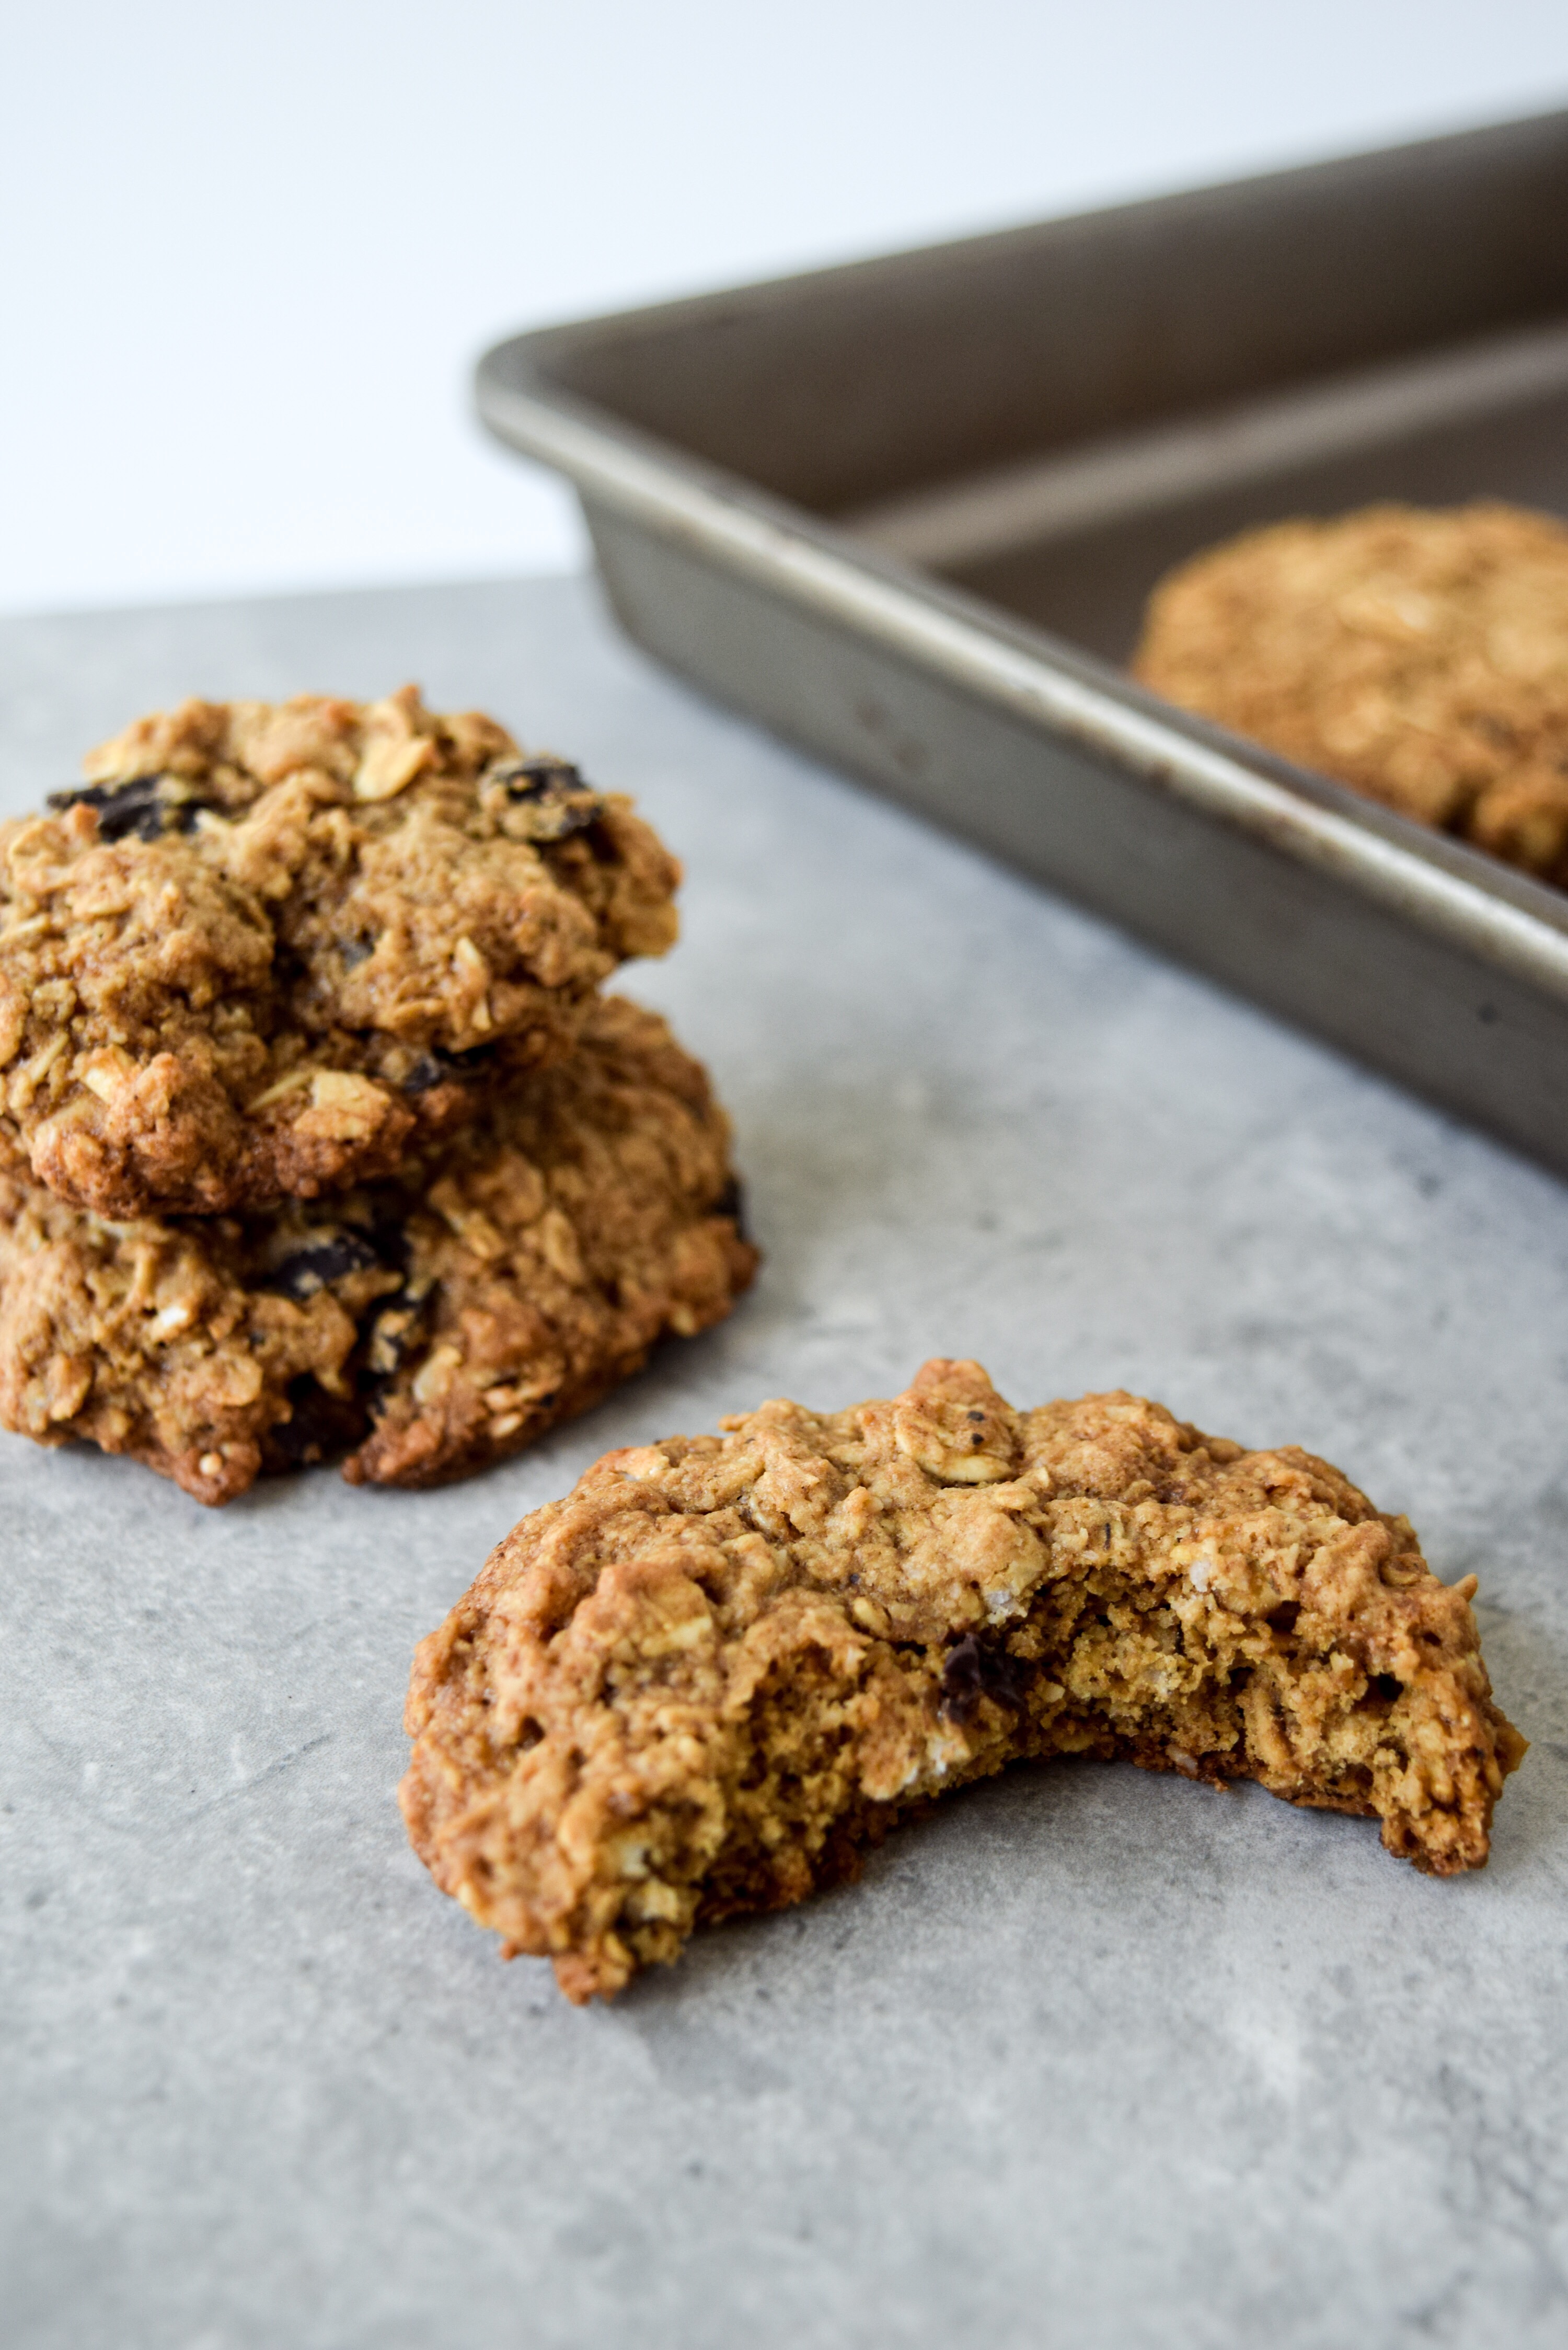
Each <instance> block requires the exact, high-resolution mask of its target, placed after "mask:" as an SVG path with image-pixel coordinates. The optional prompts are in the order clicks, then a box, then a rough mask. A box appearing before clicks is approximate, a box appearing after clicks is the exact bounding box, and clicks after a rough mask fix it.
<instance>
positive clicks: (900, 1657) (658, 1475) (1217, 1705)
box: [401, 1360, 1524, 2000]
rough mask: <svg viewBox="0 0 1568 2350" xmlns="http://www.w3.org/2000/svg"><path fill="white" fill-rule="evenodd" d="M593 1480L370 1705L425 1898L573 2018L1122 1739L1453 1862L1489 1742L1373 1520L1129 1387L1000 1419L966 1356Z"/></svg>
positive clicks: (1456, 1631) (1447, 1649) (1445, 1612)
mask: <svg viewBox="0 0 1568 2350" xmlns="http://www.w3.org/2000/svg"><path fill="white" fill-rule="evenodd" d="M722 1427H723V1429H724V1430H725V1433H724V1434H723V1435H722V1436H717V1437H713V1436H706V1437H696V1438H685V1437H676V1438H671V1439H670V1440H666V1441H663V1442H660V1443H658V1444H649V1445H646V1446H642V1447H639V1448H637V1449H634V1450H631V1451H620V1452H612V1453H609V1454H607V1456H606V1457H605V1459H603V1460H602V1461H598V1462H597V1463H596V1465H595V1466H594V1467H593V1468H592V1469H590V1470H589V1471H587V1474H586V1476H584V1477H583V1478H582V1479H581V1480H580V1482H578V1484H577V1486H576V1490H575V1491H574V1492H572V1493H571V1494H570V1495H569V1496H568V1497H567V1498H566V1500H565V1501H562V1502H557V1503H552V1504H551V1505H550V1506H548V1507H547V1508H545V1509H541V1510H535V1512H533V1513H531V1514H530V1515H529V1516H528V1517H526V1518H524V1520H523V1521H522V1523H520V1524H519V1525H518V1526H516V1527H515V1528H514V1531H513V1532H512V1533H511V1534H509V1535H508V1536H507V1537H506V1539H505V1541H504V1542H503V1543H502V1544H500V1545H499V1547H498V1548H497V1549H496V1550H495V1551H494V1552H493V1555H492V1556H491V1558H490V1560H489V1562H488V1563H487V1565H485V1567H484V1569H483V1573H482V1574H481V1575H480V1576H479V1578H478V1580H477V1582H476V1583H475V1584H474V1585H473V1586H472V1589H471V1590H470V1591H469V1592H468V1593H467V1594H466V1595H465V1596H464V1597H463V1598H462V1600H461V1601H460V1602H459V1603H458V1605H457V1607H455V1608H454V1609H453V1610H452V1614H451V1616H450V1617H448V1618H447V1621H446V1623H445V1624H444V1625H443V1626H442V1627H441V1629H440V1631H438V1632H436V1633H433V1634H432V1635H431V1638H429V1639H427V1640H425V1641H424V1642H423V1643H422V1645H421V1648H420V1651H419V1654H418V1657H417V1659H416V1660H415V1665H414V1672H413V1679H412V1682H411V1685H410V1692H409V1705H408V1728H409V1733H410V1737H411V1738H412V1739H413V1741H414V1752H413V1758H412V1762H411V1763H410V1770H409V1773H408V1776H407V1778H406V1779H405V1780H404V1782H403V1786H402V1791H401V1799H402V1804H403V1810H404V1814H405V1816H406V1819H407V1822H408V1826H409V1833H410V1837H411V1839H412V1841H413V1844H414V1847H415V1849H416V1850H417V1851H418V1853H419V1855H420V1856H421V1859H422V1860H423V1861H424V1862H425V1864H426V1866H428V1867H429V1868H430V1870H431V1874H432V1876H433V1877H435V1879H436V1882H437V1883H438V1885H440V1886H441V1888H442V1889H443V1890H444V1891H445V1892H448V1893H451V1894H452V1895H454V1896H455V1897H456V1898H457V1899H458V1900H460V1901H461V1902H462V1904H463V1906H464V1907H465V1908H467V1909H468V1910H469V1911H470V1912H471V1913H472V1916H473V1917H474V1918H476V1919H478V1920H479V1922H480V1923H481V1924H483V1925H486V1926H489V1927H493V1929H495V1930H496V1931H497V1932H498V1933H500V1934H501V1935H502V1936H503V1938H504V1947H505V1951H506V1954H507V1955H508V1956H511V1955H513V1954H514V1953H516V1952H521V1951H526V1952H530V1953H532V1954H534V1955H535V1956H540V1957H549V1958H551V1959H552V1960H554V1961H555V1967H556V1976H557V1978H558V1980H559V1981H560V1983H561V1986H562V1989H563V1990H564V1991H566V1994H567V1996H568V1997H569V1998H571V1999H574V2000H584V1999H587V1998H589V1997H590V1996H592V1995H594V1994H595V1993H597V1994H599V1995H601V1996H604V1997H608V1996H610V1995H611V1994H612V1993H614V1992H615V1991H618V1990H619V1989H620V1988H621V1987H622V1986H623V1985H624V1984H625V1983H626V1982H627V1981H628V1980H629V1978H630V1977H631V1975H632V1974H633V1973H635V1971H636V1970H637V1969H638V1968H639V1967H641V1966H646V1965H648V1964H650V1963H652V1962H654V1961H659V1960H673V1959H675V1958H676V1957H678V1956H679V1954H680V1950H681V1949H682V1948H683V1946H684V1944H685V1942H686V1941H687V1939H688V1938H689V1937H690V1935H691V1932H692V1931H693V1929H694V1928H695V1927H696V1926H697V1925H698V1924H699V1923H700V1922H701V1921H702V1920H703V1919H708V1918H723V1917H727V1916H730V1915H732V1914H734V1913H737V1912H742V1911H746V1910H757V1909H771V1908H780V1907H782V1906H784V1905H785V1904H787V1903H790V1902H794V1901H798V1900H800V1899H802V1898H804V1897H805V1895H806V1894H808V1893H809V1892H811V1891H812V1890H813V1888H814V1887H817V1886H821V1885H824V1884H826V1883H829V1882H832V1881H833V1880H834V1879H836V1878H839V1877H846V1876H853V1875H854V1874H856V1873H857V1869H858V1866H859V1862H860V1856H861V1855H862V1854H863V1852H864V1851H865V1849H866V1848H867V1846H870V1845H873V1844H875V1843H876V1842H877V1841H878V1839H879V1838H880V1837H881V1836H882V1835H885V1834H886V1832H887V1831H888V1828H889V1827H891V1826H892V1825H894V1824H895V1823H896V1822H897V1821H898V1819H899V1818H901V1817H902V1816H904V1815H906V1814H909V1813H910V1812H912V1811H915V1810H918V1809H919V1808H921V1807H922V1806H923V1805H925V1804H928V1803H929V1801H930V1800H931V1799H932V1798H933V1797H934V1796H936V1795H938V1794H941V1793H942V1792H943V1791H944V1790H945V1789H947V1788H950V1787H956V1786H960V1785H962V1784H963V1783H965V1782H966V1781H969V1780H972V1779H976V1778H981V1777H984V1776H986V1775H987V1774H989V1773H992V1772H995V1771H999V1770H1001V1769H1002V1767H1003V1766H1004V1765H1005V1764H1006V1763H1010V1762H1012V1761H1014V1760H1017V1759H1019V1758H1023V1757H1030V1756H1044V1755H1054V1754H1087V1755H1100V1756H1105V1757H1107V1758H1108V1757H1115V1756H1126V1757H1128V1758H1130V1759H1131V1760H1132V1761H1134V1762H1136V1763H1142V1764H1145V1765H1146V1766H1147V1767H1149V1768H1151V1769H1156V1770H1165V1771H1179V1772H1181V1773H1185V1774H1186V1775H1187V1776H1189V1777H1191V1778H1201V1779H1208V1780H1210V1781H1214V1782H1222V1781H1224V1780H1228V1779H1235V1778H1251V1779H1256V1780H1258V1781H1259V1782H1261V1783H1262V1785H1263V1786H1265V1787H1267V1788H1269V1789H1270V1790H1271V1791H1272V1793H1273V1794H1278V1795H1282V1796H1283V1797H1285V1798H1287V1799H1288V1800H1289V1801H1291V1802H1293V1803H1297V1804H1309V1805H1314V1806H1318V1807H1321V1808H1324V1809H1329V1810H1334V1811H1341V1812H1350V1813H1359V1814H1367V1815H1369V1816H1376V1818H1378V1819H1380V1820H1381V1822H1382V1826H1383V1841H1384V1843H1385V1844H1386V1846H1387V1847H1388V1849H1389V1850H1390V1851H1391V1852H1394V1853H1396V1854H1399V1855H1402V1856H1405V1857H1406V1858H1407V1859H1410V1860H1412V1861H1413V1862H1414V1863H1415V1864H1416V1866H1417V1867H1418V1868H1421V1869H1425V1870H1428V1871H1431V1872H1433V1873H1436V1874H1438V1875H1449V1874H1451V1873H1452V1872H1454V1871H1456V1870H1461V1869H1467V1868H1474V1867H1478V1866H1480V1865H1481V1863H1482V1862H1484V1860H1485V1859H1486V1856H1487V1851H1488V1835H1489V1828H1490V1819H1491V1812H1492V1805H1493V1804H1494V1802H1495V1801H1496V1798H1497V1796H1498V1794H1499V1793H1500V1792H1501V1787H1502V1783H1503V1780H1504V1777H1505V1776H1506V1774H1507V1773H1508V1772H1510V1771H1511V1770H1512V1769H1513V1768H1514V1767H1515V1765H1516V1764H1517V1763H1518V1762H1519V1760H1520V1758H1521V1754H1522V1753H1523V1751H1524V1742H1523V1740H1522V1739H1521V1737H1520V1736H1519V1734H1518V1732H1517V1731H1514V1730H1513V1729H1512V1728H1511V1725H1510V1724H1509V1723H1508V1722H1507V1721H1505V1720H1504V1718H1503V1716H1502V1715H1501V1712H1500V1711H1498V1709H1497V1707H1496V1706H1495V1705H1494V1704H1493V1702H1492V1700H1491V1694H1490V1683H1489V1681H1488V1679H1487V1674H1486V1669H1485V1667H1484V1666H1483V1664H1482V1662H1481V1657H1480V1641H1479V1637H1478V1634H1477V1631H1476V1625H1475V1619H1474V1617H1473V1615H1472V1613H1471V1610H1470V1606H1469V1599H1470V1596H1471V1594H1472V1593H1473V1590H1474V1581H1473V1578H1467V1580H1466V1581H1465V1582H1464V1583H1462V1584H1460V1585H1458V1586H1455V1587H1454V1588H1452V1589H1449V1588H1448V1587H1446V1586H1444V1585H1442V1584H1441V1583H1439V1582H1438V1579H1437V1577H1436V1576H1435V1575H1432V1574H1431V1572H1430V1570H1429V1569H1428V1566H1427V1565H1426V1563H1425V1561H1424V1560H1423V1558H1422V1556H1421V1553H1420V1549H1419V1547H1418V1545H1417V1540H1416V1537H1415V1535H1414V1534H1413V1533H1412V1531H1411V1529H1410V1527H1409V1525H1408V1523H1407V1521H1406V1520H1405V1519H1403V1518H1400V1517H1389V1516H1386V1515H1384V1514H1383V1513H1380V1512H1378V1511H1376V1510H1375V1509H1374V1508H1373V1506H1372V1504H1371V1503H1369V1502H1368V1501H1367V1500H1366V1497H1365V1495H1363V1494H1361V1493H1359V1492H1357V1491H1356V1489H1355V1487H1354V1486H1353V1485H1351V1484H1350V1483H1349V1482H1347V1481H1346V1480H1345V1478H1344V1477H1343V1476H1341V1474H1340V1473H1339V1471H1337V1470H1335V1469H1332V1468H1330V1467H1329V1466H1328V1464H1327V1463H1326V1462H1324V1461H1319V1460H1316V1459H1314V1457H1313V1455H1312V1454H1310V1453H1306V1452H1303V1451H1298V1450H1297V1449H1296V1448H1295V1447H1293V1446H1292V1447H1287V1448H1285V1449H1283V1450H1282V1451H1268V1452H1246V1451H1243V1450H1242V1449H1241V1446H1240V1445H1238V1444H1231V1443H1228V1442H1224V1441H1222V1440H1220V1439H1217V1438H1212V1437H1205V1436H1203V1435H1201V1434H1200V1433H1199V1431H1198V1430H1196V1429H1193V1428H1190V1427H1187V1426H1185V1425H1184V1424H1183V1423H1181V1422H1180V1421H1179V1420H1176V1419H1173V1418H1172V1417H1171V1415H1170V1414H1169V1412H1168V1411H1166V1410H1164V1409H1161V1407H1160V1406H1159V1405H1158V1404H1152V1403H1147V1402H1144V1401H1142V1400H1140V1399H1138V1398H1137V1397H1136V1396H1129V1395H1105V1396H1087V1397H1085V1398H1084V1399H1081V1400H1080V1401H1078V1402H1075V1403H1054V1404H1047V1405H1045V1406H1044V1408H1043V1409H1040V1410H1037V1411H1015V1410H1014V1409H1012V1407H1011V1406H1010V1405H1008V1404H1007V1403H1005V1402H1004V1401H1003V1400H1002V1398H1001V1397H1000V1396H999V1395H997V1394H996V1392H995V1391H994V1389H993V1388H992V1386H991V1383H990V1381H989V1379H988V1378H986V1375H985V1373H984V1372H983V1371H982V1370H981V1368H980V1367H979V1366H978V1365H977V1364H974V1363H964V1362H948V1361H941V1360H938V1361H933V1362H929V1363H928V1364H927V1365H926V1366H925V1367H924V1368H923V1370H922V1371H921V1372H920V1373H919V1376H918V1378H916V1380H915V1382H914V1384H913V1386H912V1387H911V1388H909V1391H908V1392H907V1393H906V1394H905V1395H903V1396H901V1397H899V1398H898V1399H896V1400H895V1401H893V1402H890V1403H889V1402H875V1403H867V1404H861V1405H858V1406H857V1407H856V1408H855V1409H852V1410H849V1411H844V1412H837V1413H827V1414H824V1413H818V1412H813V1411H807V1410H805V1409H803V1408H802V1407H801V1406H800V1405H798V1404H794V1403H787V1402H776V1403H767V1404H763V1406H762V1407H761V1409H758V1410H756V1411H754V1412H751V1413H748V1414H746V1415H744V1416H743V1417H741V1418H738V1419H731V1420H726V1421H724V1422H722Z"/></svg>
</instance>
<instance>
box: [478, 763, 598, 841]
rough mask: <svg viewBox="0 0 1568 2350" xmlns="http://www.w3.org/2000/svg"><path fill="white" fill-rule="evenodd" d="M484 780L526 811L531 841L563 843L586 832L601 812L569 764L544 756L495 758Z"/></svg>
mask: <svg viewBox="0 0 1568 2350" xmlns="http://www.w3.org/2000/svg"><path fill="white" fill-rule="evenodd" d="M484 781H485V782H486V783H487V784H500V785H504V788H505V792H506V796H507V798H508V799H509V800H511V801H513V802H514V805H516V806H522V807H525V808H526V809H527V810H528V814H529V816H530V819H531V821H530V824H529V827H528V831H529V837H530V838H532V839H534V840H542V841H554V840H565V839H566V838H567V837H568V836H569V835H570V834H572V833H574V832H586V831H587V827H588V826H589V825H591V824H597V821H598V819H599V817H600V816H602V814H603V813H604V803H603V802H602V801H601V799H600V798H599V795H598V794H597V792H596V791H593V790H591V789H590V787H589V786H588V785H587V784H585V783H584V781H583V778H582V775H581V772H580V771H579V770H578V769H577V768H576V767H574V766H573V764H572V763H571V761H570V760H569V759H555V758H551V757H550V756H549V755H548V754H547V753H541V754H538V755H537V756H535V757H534V758H530V759H498V760H497V761H496V763H495V764H494V765H493V767H490V768H488V769H487V770H486V772H485V776H484Z"/></svg>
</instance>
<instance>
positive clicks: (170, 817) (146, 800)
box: [48, 775, 212, 840]
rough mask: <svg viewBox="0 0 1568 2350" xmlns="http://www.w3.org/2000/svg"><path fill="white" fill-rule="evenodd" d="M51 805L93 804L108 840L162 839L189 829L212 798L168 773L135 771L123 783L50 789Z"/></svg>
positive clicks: (100, 826)
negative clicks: (197, 795) (196, 791)
mask: <svg viewBox="0 0 1568 2350" xmlns="http://www.w3.org/2000/svg"><path fill="white" fill-rule="evenodd" d="M48 804H49V806H50V807H52V808H54V809H56V810H57V812H63V811H64V810H65V809H66V808H72V807H90V808H96V809H97V810H98V828H99V833H100V834H101V836H102V837H103V838H104V839H105V840H125V839H128V838H130V837H132V836H134V837H135V838H136V839H138V840H161V838H162V837H163V835H164V834H165V833H166V832H189V831H190V830H191V828H192V826H193V825H194V823H195V821H196V811H197V809H198V808H203V807H210V806H212V802H211V801H210V800H203V799H198V798H197V797H196V795H194V793H192V792H190V791H188V790H186V789H185V788H184V786H182V785H181V784H180V783H179V782H178V781H177V780H175V779H174V778H173V777H171V776H169V775H133V776H132V777H131V778H130V782H129V783H124V784H82V785H77V786H75V787H73V788H72V789H71V790H69V791H64V792H51V793H50V794H49V797H48Z"/></svg>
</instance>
